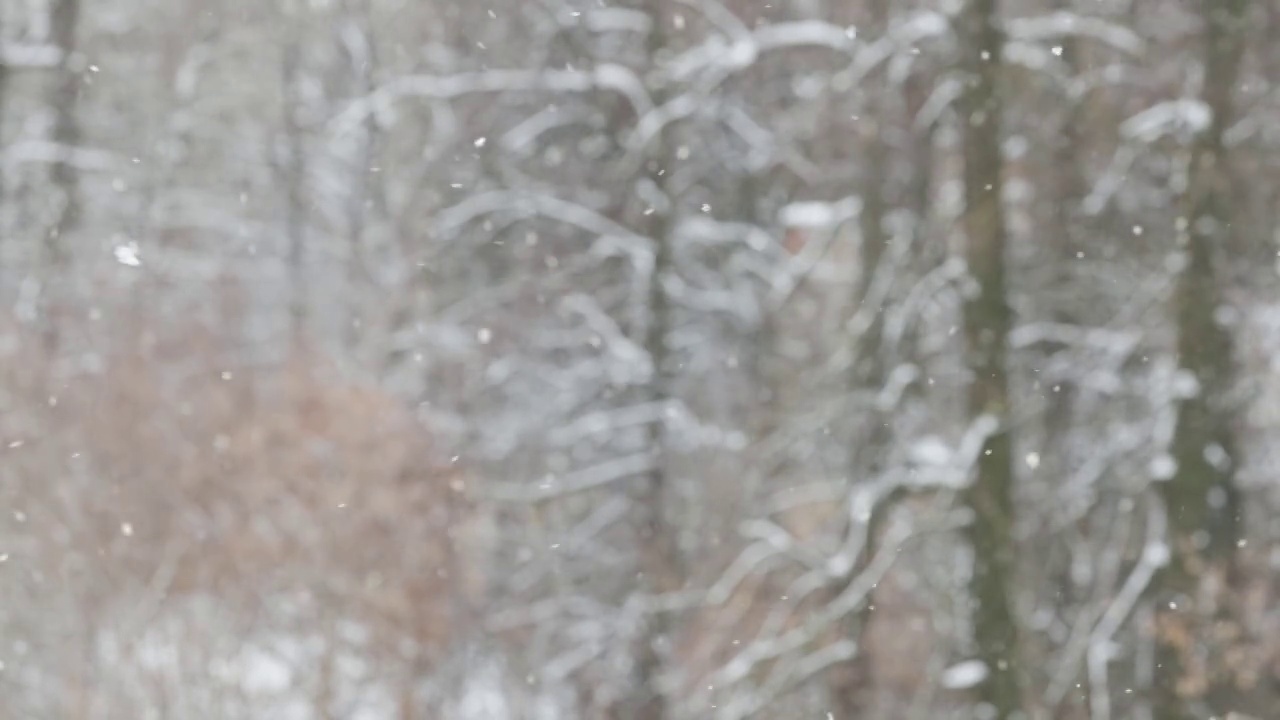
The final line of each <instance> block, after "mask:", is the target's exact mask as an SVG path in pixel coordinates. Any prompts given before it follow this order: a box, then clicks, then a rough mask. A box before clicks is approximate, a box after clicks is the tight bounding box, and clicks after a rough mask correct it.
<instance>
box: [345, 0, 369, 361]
mask: <svg viewBox="0 0 1280 720" xmlns="http://www.w3.org/2000/svg"><path fill="white" fill-rule="evenodd" d="M347 22H348V25H347V26H346V28H345V30H346V31H348V32H350V33H351V36H350V37H346V38H343V40H344V41H345V42H344V45H345V47H346V49H347V53H348V55H349V58H350V61H351V72H352V81H353V88H354V90H355V93H354V94H355V96H356V97H357V98H363V97H365V96H367V95H369V94H370V93H371V92H373V88H374V82H375V78H374V69H375V66H376V64H377V56H376V54H375V53H376V52H377V49H376V47H375V46H374V38H373V28H372V25H371V23H370V21H369V5H368V2H367V0H349V2H348V8H347ZM359 132H360V139H359V141H358V142H359V146H358V148H357V150H356V156H355V158H354V163H355V164H354V167H353V168H352V183H351V190H350V194H349V195H348V198H347V208H346V215H347V235H348V239H347V246H348V252H349V253H350V255H349V256H348V258H347V286H348V287H347V292H348V293H349V294H350V298H349V300H348V303H349V313H350V316H349V317H348V318H347V326H346V328H345V337H344V340H345V341H346V345H347V347H348V348H349V349H352V350H354V349H355V348H356V346H357V345H358V344H359V342H360V339H361V337H362V336H363V335H364V333H363V332H362V326H363V325H364V322H365V318H364V317H363V308H362V306H361V303H360V291H361V287H360V286H361V283H362V282H363V281H365V280H367V279H368V276H369V271H368V268H367V267H366V266H365V246H364V241H365V228H366V225H367V221H368V215H369V213H368V212H367V210H366V208H367V207H368V205H369V203H370V195H371V193H370V190H371V187H370V186H371V185H372V182H371V178H370V172H371V167H370V166H371V165H372V164H373V157H374V152H375V150H376V148H377V142H378V127H377V119H376V118H375V117H374V115H373V113H369V114H368V115H367V116H366V117H365V119H364V122H362V123H361V126H360V130H359Z"/></svg>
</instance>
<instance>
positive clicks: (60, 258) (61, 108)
mask: <svg viewBox="0 0 1280 720" xmlns="http://www.w3.org/2000/svg"><path fill="white" fill-rule="evenodd" d="M79 18H80V0H55V2H54V3H53V7H52V9H51V11H50V16H49V20H50V23H49V29H50V31H51V34H52V40H53V43H54V45H56V46H57V47H58V48H59V49H60V50H61V51H62V60H61V62H60V63H59V65H58V68H57V73H56V76H55V79H54V86H53V91H52V92H51V93H50V96H49V102H50V104H51V105H52V106H53V113H54V121H53V142H54V144H55V145H57V147H58V155H57V159H56V160H55V161H54V163H53V167H52V169H51V171H50V181H51V182H52V183H53V186H54V187H55V188H57V191H58V193H59V194H60V195H61V201H62V202H61V205H59V207H58V210H57V215H56V216H55V217H54V219H53V223H52V224H51V225H50V226H49V228H48V230H47V231H46V232H47V235H46V237H45V239H44V241H45V257H44V267H43V271H44V282H43V283H42V285H43V287H42V288H41V296H42V297H43V302H42V303H41V304H42V305H43V306H44V312H41V313H40V314H39V317H40V318H41V320H42V322H43V338H44V344H45V349H46V351H48V352H50V353H56V352H57V350H58V346H59V342H60V330H61V318H60V317H59V316H60V312H59V307H60V305H61V303H62V301H63V299H64V298H61V297H60V296H64V295H65V294H66V289H65V286H66V284H67V282H68V281H69V279H70V278H69V277H68V266H69V264H70V261H71V255H70V252H69V251H68V249H67V244H66V237H67V235H68V234H69V233H70V232H71V230H72V228H73V227H75V225H76V223H77V222H78V221H79V218H80V197H79V183H78V180H79V178H78V177H77V175H76V169H75V166H74V164H73V163H72V155H73V153H74V152H75V150H76V148H77V147H78V146H79V145H80V134H81V133H80V123H79V121H78V119H77V116H76V106H77V104H78V103H77V101H78V100H79V96H80V70H79V68H77V67H76V63H77V57H76V30H77V27H78V26H79Z"/></svg>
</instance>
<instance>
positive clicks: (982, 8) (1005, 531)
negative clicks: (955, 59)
mask: <svg viewBox="0 0 1280 720" xmlns="http://www.w3.org/2000/svg"><path fill="white" fill-rule="evenodd" d="M997 14H998V6H997V3H996V0H969V2H968V3H967V6H966V7H965V9H964V10H963V11H962V14H961V15H960V16H959V18H958V20H959V24H960V28H959V29H960V32H961V37H962V40H961V42H962V49H963V52H964V55H965V57H964V66H965V69H966V71H967V74H968V78H967V80H968V83H969V85H968V88H967V89H966V93H965V95H964V97H963V98H962V102H961V106H960V110H961V113H962V117H961V120H962V122H964V123H965V132H964V142H963V152H964V194H965V213H964V218H963V229H964V233H965V238H966V242H967V247H966V251H965V255H966V260H967V262H968V267H969V272H970V274H971V275H972V277H973V278H974V280H975V281H976V282H977V284H978V288H979V289H978V291H977V293H976V294H975V295H974V296H973V297H972V298H970V299H968V300H966V302H965V306H964V335H965V341H966V344H967V354H968V357H967V364H968V368H969V371H970V373H971V374H972V376H971V378H970V386H969V395H968V411H969V416H970V419H971V420H977V419H978V418H980V417H981V416H984V415H985V416H990V417H991V418H992V419H994V420H995V421H996V422H997V423H998V427H997V428H996V430H995V431H994V432H993V433H991V434H990V435H989V436H988V438H987V440H986V442H985V444H984V447H983V450H982V454H981V455H980V456H979V460H978V468H977V477H976V478H974V479H973V482H972V484H971V485H970V486H969V488H968V489H967V490H966V492H965V493H964V501H965V503H966V504H967V505H968V506H969V508H970V509H971V510H972V511H973V513H974V521H973V522H972V523H971V524H970V525H969V526H968V528H967V531H966V534H967V538H968V541H969V542H970V544H971V546H972V549H973V575H972V578H971V580H970V591H971V593H972V598H971V601H972V603H973V616H972V618H973V631H974V641H975V643H976V646H977V654H978V657H979V659H981V660H982V661H983V662H985V663H986V665H987V668H988V670H989V672H988V674H987V676H986V678H985V679H984V680H983V681H982V682H981V683H980V684H979V685H978V686H977V688H976V695H977V699H978V700H979V701H980V702H982V703H983V704H985V705H988V706H990V709H991V710H992V711H994V714H993V715H991V717H993V718H999V719H1001V720H1003V719H1005V718H1010V717H1014V716H1015V714H1016V713H1018V712H1019V711H1020V709H1021V706H1022V700H1021V688H1020V683H1019V680H1018V676H1019V673H1020V672H1021V670H1020V668H1019V667H1018V658H1017V652H1018V622H1017V617H1016V615H1015V612H1014V606H1013V597H1012V594H1013V592H1012V591H1013V585H1014V578H1013V570H1014V540H1013V535H1012V529H1013V527H1012V526H1013V477H1014V475H1013V454H1012V450H1013V448H1012V438H1011V436H1010V429H1009V407H1008V405H1009V382H1008V372H1007V369H1006V361H1007V358H1006V352H1007V350H1006V347H1007V339H1008V335H1009V330H1010V326H1011V323H1012V312H1011V310H1010V308H1009V305H1008V301H1007V297H1006V286H1005V273H1006V268H1005V237H1006V230H1005V218H1004V212H1003V209H1002V207H1001V201H1000V195H1001V165H1002V162H1001V148H1000V119H1001V114H1002V110H1003V107H1002V103H1001V100H1000V95H999V89H998V87H997V83H998V81H999V74H1000V67H1001V46H1002V43H1003V38H1002V35H1001V33H1000V31H999V29H998V17H997Z"/></svg>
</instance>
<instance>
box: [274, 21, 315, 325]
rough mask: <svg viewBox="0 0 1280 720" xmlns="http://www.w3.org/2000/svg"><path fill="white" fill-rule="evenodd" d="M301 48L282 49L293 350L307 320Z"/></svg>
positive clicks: (304, 158)
mask: <svg viewBox="0 0 1280 720" xmlns="http://www.w3.org/2000/svg"><path fill="white" fill-rule="evenodd" d="M301 54H302V53H301V48H300V47H299V46H298V43H297V41H296V40H294V41H290V42H289V43H288V44H286V45H285V47H284V57H283V60H282V63H283V66H282V68H281V69H282V71H283V77H282V81H283V85H284V92H283V103H284V109H283V111H284V114H283V118H282V119H283V121H284V133H285V138H284V139H285V148H286V149H285V155H286V156H285V161H284V167H283V168H282V173H281V174H282V175H283V176H284V183H285V193H286V199H285V203H286V207H285V233H286V239H287V242H288V249H287V251H286V252H287V257H288V261H287V262H288V268H289V280H290V283H289V293H290V297H289V333H290V337H291V340H292V342H293V346H294V349H295V350H296V349H297V348H298V346H299V343H300V341H301V340H302V338H303V335H304V334H305V331H306V321H307V305H308V302H307V299H308V297H307V295H308V290H307V268H306V242H307V228H306V224H307V212H306V206H305V203H306V175H307V166H306V141H305V139H304V138H303V134H302V132H303V131H302V126H301V122H300V118H299V115H300V111H301V107H300V106H301V104H302V99H301V97H300V94H299V92H298V83H299V78H298V75H299V72H300V67H299V63H300V62H301V58H300V56H301Z"/></svg>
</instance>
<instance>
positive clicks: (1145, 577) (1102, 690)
mask: <svg viewBox="0 0 1280 720" xmlns="http://www.w3.org/2000/svg"><path fill="white" fill-rule="evenodd" d="M1150 501H1151V505H1150V510H1149V511H1148V513H1147V537H1146V545H1145V546H1144V547H1143V550H1142V556H1141V557H1140V558H1139V559H1138V564H1137V565H1135V566H1134V568H1133V572H1131V573H1129V577H1128V578H1127V579H1126V580H1125V582H1124V585H1123V586H1122V587H1121V588H1120V592H1119V594H1117V595H1116V598H1115V600H1113V601H1112V602H1111V605H1110V606H1109V607H1108V608H1107V611H1106V612H1105V613H1103V615H1102V619H1101V620H1099V621H1098V624H1097V625H1096V626H1094V629H1093V632H1092V633H1090V634H1089V650H1088V659H1087V665H1088V673H1089V689H1090V691H1091V692H1090V699H1089V709H1090V711H1091V712H1090V717H1092V718H1094V719H1095V720H1111V697H1110V693H1109V692H1108V690H1107V663H1108V662H1110V661H1111V659H1112V657H1113V656H1114V654H1115V649H1114V642H1113V640H1112V638H1114V637H1115V634H1116V633H1117V632H1119V631H1120V628H1121V626H1122V625H1123V624H1124V622H1125V620H1126V619H1128V617H1129V614H1130V613H1131V612H1133V608H1134V607H1135V606H1136V605H1137V604H1138V600H1139V599H1140V598H1141V597H1142V595H1143V593H1145V592H1146V590H1147V586H1148V585H1150V584H1151V580H1152V578H1154V577H1155V574H1156V572H1158V571H1159V570H1160V568H1162V567H1164V566H1165V565H1167V564H1168V563H1169V557H1170V553H1169V546H1168V545H1167V544H1166V542H1167V541H1166V538H1165V534H1166V530H1167V527H1168V517H1167V515H1166V512H1165V508H1164V505H1163V504H1161V502H1160V500H1159V499H1158V498H1155V497H1154V496H1153V497H1151V498H1150Z"/></svg>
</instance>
